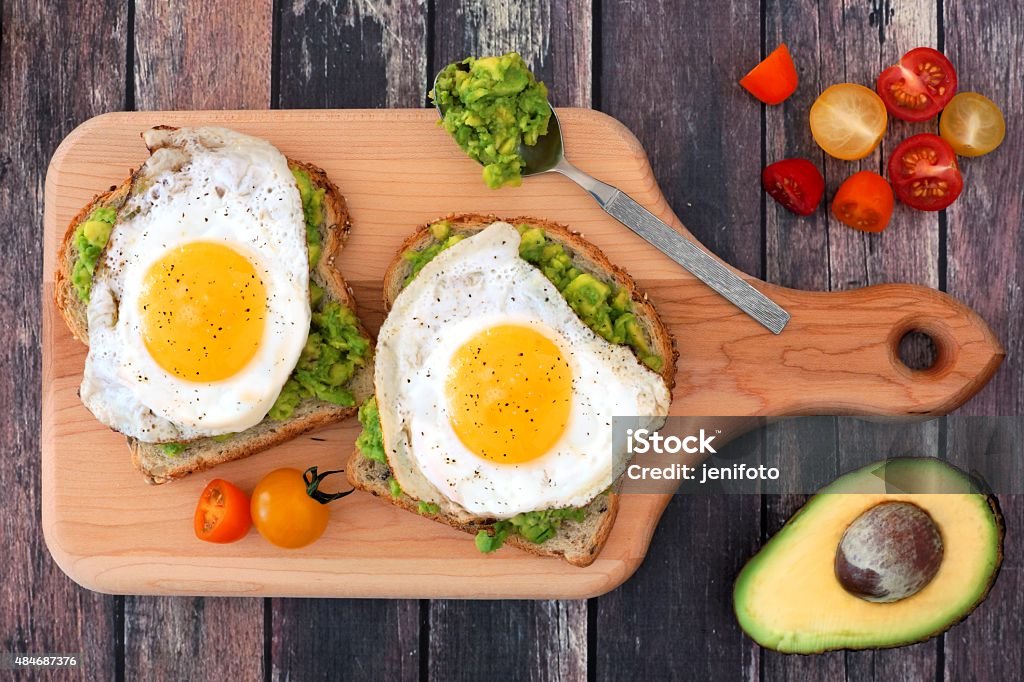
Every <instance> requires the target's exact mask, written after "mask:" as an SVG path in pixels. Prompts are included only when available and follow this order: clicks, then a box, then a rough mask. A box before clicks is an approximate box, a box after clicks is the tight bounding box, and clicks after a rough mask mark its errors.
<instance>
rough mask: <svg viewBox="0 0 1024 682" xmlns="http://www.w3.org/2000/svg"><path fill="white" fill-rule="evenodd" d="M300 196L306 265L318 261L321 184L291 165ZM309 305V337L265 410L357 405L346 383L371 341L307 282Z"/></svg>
mask: <svg viewBox="0 0 1024 682" xmlns="http://www.w3.org/2000/svg"><path fill="white" fill-rule="evenodd" d="M292 174H293V175H294V176H295V181H296V183H298V186H299V195H300V196H301V197H302V212H303V214H304V215H305V219H306V244H307V246H308V248H309V266H310V269H312V268H314V267H315V266H316V263H317V261H319V260H320V253H321V251H322V249H323V245H322V244H321V243H320V226H321V225H322V224H323V222H324V194H325V191H324V189H323V188H322V187H321V188H317V187H314V185H313V182H312V180H311V179H310V177H309V174H308V173H306V171H304V170H298V169H292ZM309 305H310V308H311V309H312V311H313V314H312V318H311V320H310V323H309V338H308V339H307V340H306V347H305V348H303V349H302V354H301V355H300V356H299V362H298V364H296V365H295V369H294V370H292V374H291V376H290V377H289V378H288V381H286V382H285V384H284V388H282V389H281V394H280V395H278V396H277V400H276V401H275V402H274V405H273V407H271V408H270V412H269V413H268V415H269V416H270V418H271V419H277V420H281V419H287V418H288V417H290V416H292V413H293V412H294V411H295V408H296V407H298V405H299V403H301V402H302V401H303V400H305V399H306V398H313V397H315V398H319V399H320V400H324V401H326V402H329V403H333V404H335V405H341V406H343V407H350V406H352V405H355V397H354V396H353V395H352V392H351V391H349V390H348V389H347V388H345V384H346V383H347V382H348V380H349V379H351V378H352V375H353V374H355V372H356V369H358V368H359V367H361V366H362V365H363V364H364V363H365V362H366V356H367V354H368V352H369V350H370V340H369V339H368V338H366V337H365V336H363V333H362V332H361V331H360V330H359V320H358V319H357V318H356V316H355V313H353V312H352V311H351V310H349V309H348V308H347V307H345V306H343V305H341V304H340V303H338V302H337V301H331V300H329V299H327V298H326V297H325V296H324V290H323V289H321V288H320V287H319V286H317V285H316V283H314V282H313V281H312V280H311V281H310V282H309Z"/></svg>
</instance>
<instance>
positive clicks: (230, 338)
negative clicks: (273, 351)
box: [139, 242, 267, 382]
mask: <svg viewBox="0 0 1024 682" xmlns="http://www.w3.org/2000/svg"><path fill="white" fill-rule="evenodd" d="M139 304H140V306H141V310H140V311H139V314H140V316H141V321H142V330H141V331H142V338H143V341H144V343H145V344H146V349H147V350H148V351H149V353H150V355H151V356H152V357H153V359H154V360H155V361H156V363H157V364H158V365H160V367H162V368H163V369H164V370H166V371H167V372H169V373H171V374H173V375H175V376H177V377H179V378H181V379H185V380H188V381H196V382H208V381H220V380H223V379H227V378H228V377H230V376H233V375H234V374H236V373H238V371H239V370H241V369H242V368H243V367H245V365H246V364H248V362H249V361H250V360H252V358H253V356H254V355H255V354H256V351H257V349H259V346H260V341H261V340H262V338H263V328H264V317H265V312H266V307H267V293H266V290H265V289H264V286H263V281H262V280H261V279H260V278H259V276H258V275H257V274H256V269H255V268H254V267H253V264H252V262H250V261H249V259H248V258H246V257H245V256H242V255H241V254H239V253H238V252H237V251H235V250H234V249H232V248H230V247H228V246H225V245H224V244H218V243H215V242H191V243H188V244H184V245H182V246H179V247H176V248H174V249H172V250H171V251H169V252H168V253H166V254H165V255H164V256H163V257H161V258H160V259H159V260H158V261H156V262H155V263H154V264H153V265H152V266H150V268H149V270H148V271H147V272H146V276H145V279H144V283H143V287H142V291H141V295H140V297H139Z"/></svg>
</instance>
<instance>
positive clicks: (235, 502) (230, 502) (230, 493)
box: [193, 478, 252, 543]
mask: <svg viewBox="0 0 1024 682" xmlns="http://www.w3.org/2000/svg"><path fill="white" fill-rule="evenodd" d="M193 526H194V528H195V531H196V537H197V538H199V539H200V540H206V541H207V542H219V543H225V542H234V541H235V540H240V539H241V538H243V537H245V534H246V533H248V532H249V528H250V527H251V526H252V518H251V517H250V516H249V497H248V496H247V495H246V494H245V493H244V492H243V491H242V489H241V488H239V487H238V486H236V485H234V484H232V483H228V482H227V481H224V480H222V479H219V478H215V479H214V480H212V481H210V483H209V484H208V485H207V486H206V487H205V488H204V489H203V492H202V493H201V494H200V495H199V504H198V505H197V506H196V514H195V519H194V521H193Z"/></svg>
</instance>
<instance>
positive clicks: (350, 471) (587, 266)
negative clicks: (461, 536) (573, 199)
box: [346, 213, 679, 566]
mask: <svg viewBox="0 0 1024 682" xmlns="http://www.w3.org/2000/svg"><path fill="white" fill-rule="evenodd" d="M439 220H447V221H449V222H450V223H451V226H452V231H453V232H455V233H465V234H470V233H475V232H478V231H480V230H482V229H483V228H485V227H487V226H488V225H490V224H491V223H493V222H495V221H499V220H500V221H504V222H507V223H510V224H512V225H518V224H521V223H528V224H530V225H533V226H536V227H540V228H541V229H543V230H544V233H545V235H546V236H547V237H548V239H551V240H552V241H555V242H558V243H560V244H562V245H563V246H565V247H566V250H567V251H568V252H569V253H570V254H571V255H572V257H573V260H574V262H575V264H576V265H577V267H579V268H580V269H581V270H582V271H584V272H589V273H590V274H592V275H594V276H595V277H598V278H599V279H602V280H604V281H605V282H609V283H614V284H615V285H616V286H617V287H619V288H622V289H625V290H627V291H629V293H630V297H631V298H632V300H633V306H634V311H635V314H636V316H637V319H638V320H639V321H640V323H641V325H642V326H643V329H644V332H645V334H646V336H647V338H648V340H649V341H650V344H651V347H652V348H653V349H654V350H655V351H656V352H657V353H658V354H659V355H660V356H661V357H662V358H663V359H664V364H663V366H662V368H661V371H660V372H659V374H660V375H661V378H662V379H663V380H664V381H665V384H666V386H667V387H668V389H669V393H670V394H671V392H672V389H673V388H674V387H675V375H676V362H677V359H678V357H679V354H678V351H677V350H676V345H675V340H674V339H673V337H672V335H671V334H669V332H668V329H667V328H666V327H665V324H664V322H662V320H661V317H660V316H659V315H658V312H657V311H656V310H655V308H654V306H653V305H652V304H651V302H650V301H649V300H648V298H647V296H646V295H645V294H643V293H642V292H641V291H640V290H639V287H637V285H636V282H635V281H634V280H633V278H632V277H631V276H630V275H629V274H628V273H627V272H626V271H625V270H623V269H622V268H620V267H618V266H616V265H615V264H613V263H612V262H611V261H609V260H608V258H607V256H605V255H604V253H603V252H602V251H601V250H600V249H599V248H597V246H595V245H593V244H591V243H590V242H588V241H586V239H584V238H583V237H582V236H581V235H580V234H578V233H576V232H573V231H572V230H571V229H569V228H568V227H567V226H565V225H562V224H560V223H555V222H552V221H550V220H544V219H540V218H533V217H528V216H518V217H515V218H511V219H506V218H499V217H497V216H494V215H484V214H479V213H461V214H450V215H448V216H445V217H444V218H440V219H439ZM433 222H437V221H433ZM431 224H433V223H428V224H427V225H424V226H422V227H420V228H419V229H417V230H416V231H415V232H414V233H413V234H412V235H410V236H409V237H408V238H407V239H406V240H405V241H404V242H403V244H402V246H401V248H400V249H399V251H398V253H397V254H396V256H395V258H394V259H393V260H392V261H391V263H390V264H389V266H388V268H387V270H386V272H385V274H384V293H383V297H384V307H385V309H386V310H390V309H391V306H392V304H393V303H394V301H395V299H396V298H397V297H398V294H399V293H400V292H401V291H402V288H403V286H404V284H405V280H406V277H408V275H409V273H410V271H411V267H412V266H411V264H410V263H409V261H407V260H406V259H405V258H404V257H403V254H405V253H406V252H407V251H409V250H419V249H423V248H426V247H428V246H430V245H431V244H433V243H435V242H436V241H437V239H436V238H435V237H434V235H433V233H432V232H431V231H430V225H431ZM346 472H347V476H348V480H349V483H351V484H352V486H353V487H355V488H358V489H360V490H365V491H367V492H369V493H371V494H373V495H375V496H377V497H380V498H382V499H384V500H386V501H388V502H391V503H392V504H395V505H397V506H399V507H402V508H403V509H406V510H408V511H411V512H414V513H418V510H417V505H418V501H417V500H414V499H412V498H410V497H409V496H407V495H405V494H403V495H401V496H400V497H397V498H396V497H394V496H392V495H391V491H390V486H389V485H388V482H387V478H388V477H389V476H390V470H389V469H388V468H387V467H386V466H385V465H383V464H380V463H376V462H373V461H372V460H369V459H367V458H366V457H363V456H362V454H361V453H360V452H359V450H358V448H357V449H356V451H355V452H354V453H353V455H352V456H351V457H350V458H349V461H348V465H347V467H346ZM602 498H603V499H604V500H605V502H603V503H602V502H601V500H602ZM595 505H596V506H595ZM602 505H603V507H602ZM618 507H619V495H618V494H617V493H616V492H614V491H612V492H609V493H608V494H607V496H602V497H598V498H597V499H596V500H595V501H594V502H591V506H590V507H588V510H587V513H586V520H585V522H584V525H583V528H584V529H585V530H586V533H585V534H583V535H582V537H581V536H573V531H574V530H578V528H576V527H575V526H574V525H573V522H566V523H565V524H563V526H562V527H561V528H560V529H559V532H558V533H557V534H556V535H555V537H554V538H552V539H551V540H548V541H547V542H544V543H542V544H534V543H532V542H530V541H528V540H526V539H524V538H521V537H519V536H517V535H511V536H509V538H508V540H507V541H506V544H508V545H510V546H513V547H517V548H519V549H522V550H524V551H527V552H530V553H531V554H536V555H539V556H557V557H561V558H563V559H565V560H566V561H567V562H569V563H570V564H572V565H574V566H588V565H590V564H591V563H593V561H594V559H596V558H597V555H598V554H599V553H600V551H601V549H602V548H603V547H604V544H605V543H606V542H607V541H608V536H609V534H610V533H611V529H612V526H613V525H614V524H615V517H616V515H617V513H618ZM595 515H596V516H595ZM428 516H429V518H431V519H433V520H435V521H438V522H440V523H444V524H447V525H449V526H451V527H452V528H456V529H458V530H461V531H464V532H466V533H471V534H476V533H477V532H479V531H480V530H481V529H484V528H487V527H489V526H490V525H491V524H492V523H493V520H490V521H489V522H487V523H484V522H480V521H470V522H465V521H462V520H460V519H459V518H457V517H456V516H454V515H451V514H448V513H445V512H444V511H443V510H442V511H441V512H440V513H438V514H432V515H428Z"/></svg>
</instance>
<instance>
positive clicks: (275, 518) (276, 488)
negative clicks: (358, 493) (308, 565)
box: [251, 467, 352, 549]
mask: <svg viewBox="0 0 1024 682" xmlns="http://www.w3.org/2000/svg"><path fill="white" fill-rule="evenodd" d="M335 473H338V472H337V471H326V472H324V473H322V474H317V471H316V467H310V468H309V469H307V470H306V472H305V473H303V472H301V471H299V470H298V469H276V470H275V471H271V472H270V473H269V474H267V475H266V476H264V477H263V480H262V481H260V482H259V483H258V484H257V485H256V489H255V490H253V491H252V503H251V512H252V522H253V525H254V526H256V530H258V531H259V533H260V535H262V536H263V537H265V538H266V539H267V540H268V541H270V543H272V544H274V545H277V546H278V547H285V548H288V549H296V548H298V547H305V546H306V545H308V544H310V543H311V542H313V541H315V540H316V539H317V538H319V537H320V536H321V535H323V534H324V530H325V529H326V528H327V522H328V520H330V517H331V513H330V509H328V507H327V506H326V503H327V502H330V501H331V500H335V499H338V498H339V497H344V496H345V495H348V494H349V493H350V492H352V491H351V490H350V491H348V492H344V493H333V494H328V493H323V492H321V491H319V490H317V486H319V484H320V482H321V481H323V479H324V478H325V477H327V476H329V475H330V474H335Z"/></svg>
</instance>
